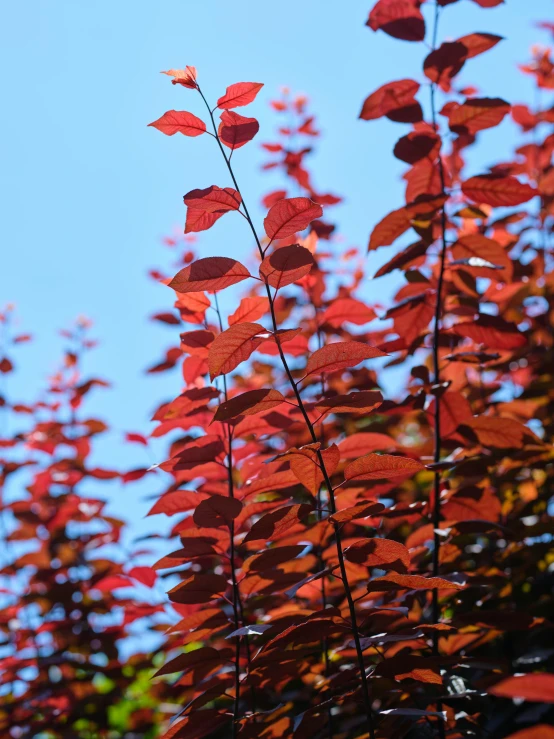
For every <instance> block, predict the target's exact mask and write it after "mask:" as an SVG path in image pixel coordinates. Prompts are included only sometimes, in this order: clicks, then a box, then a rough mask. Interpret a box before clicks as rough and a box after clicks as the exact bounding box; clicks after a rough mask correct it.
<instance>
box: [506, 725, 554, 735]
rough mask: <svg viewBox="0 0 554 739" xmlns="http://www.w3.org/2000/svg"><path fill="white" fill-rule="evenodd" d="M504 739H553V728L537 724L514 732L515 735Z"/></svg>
mask: <svg viewBox="0 0 554 739" xmlns="http://www.w3.org/2000/svg"><path fill="white" fill-rule="evenodd" d="M506 739H554V726H547V725H546V724H537V726H531V727H529V728H528V729H522V730H521V731H516V733H515V734H510V736H508V737H506Z"/></svg>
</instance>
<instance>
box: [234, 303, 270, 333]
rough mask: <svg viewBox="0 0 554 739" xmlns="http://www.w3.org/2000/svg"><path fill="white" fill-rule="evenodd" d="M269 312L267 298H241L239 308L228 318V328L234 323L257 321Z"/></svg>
mask: <svg viewBox="0 0 554 739" xmlns="http://www.w3.org/2000/svg"><path fill="white" fill-rule="evenodd" d="M268 310H269V300H268V299H267V298H260V297H257V296H256V297H252V298H243V299H242V300H241V301H240V305H239V307H238V308H237V309H236V311H235V312H234V313H232V314H231V315H230V316H229V326H233V325H234V324H235V323H244V322H245V321H257V320H259V319H260V318H262V317H263V316H265V314H266V313H267V312H268Z"/></svg>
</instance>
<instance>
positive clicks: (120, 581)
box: [91, 575, 133, 593]
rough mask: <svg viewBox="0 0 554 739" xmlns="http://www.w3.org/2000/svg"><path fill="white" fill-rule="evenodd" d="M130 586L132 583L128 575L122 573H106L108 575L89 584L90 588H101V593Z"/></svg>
mask: <svg viewBox="0 0 554 739" xmlns="http://www.w3.org/2000/svg"><path fill="white" fill-rule="evenodd" d="M132 586H133V583H132V582H131V581H130V580H129V578H128V577H125V576H123V575H108V577H103V578H102V579H101V580H99V581H98V582H97V583H95V584H94V585H91V588H94V589H95V590H101V591H102V592H103V593H110V592H111V591H112V590H117V589H118V588H130V587H132Z"/></svg>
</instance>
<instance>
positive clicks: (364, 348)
mask: <svg viewBox="0 0 554 739" xmlns="http://www.w3.org/2000/svg"><path fill="white" fill-rule="evenodd" d="M384 356H386V355H385V352H382V351H381V350H380V349H377V348H376V347H374V346H369V344H363V343H362V342H361V341H339V342H337V343H335V344H327V345H326V346H324V347H322V348H321V349H318V350H317V351H315V352H314V353H313V354H312V355H311V356H310V358H309V359H308V364H307V365H306V375H313V374H315V373H318V374H321V373H328V372H337V371H338V370H342V369H347V368H349V367H355V366H356V365H357V364H360V362H363V361H364V360H366V359H375V357H384Z"/></svg>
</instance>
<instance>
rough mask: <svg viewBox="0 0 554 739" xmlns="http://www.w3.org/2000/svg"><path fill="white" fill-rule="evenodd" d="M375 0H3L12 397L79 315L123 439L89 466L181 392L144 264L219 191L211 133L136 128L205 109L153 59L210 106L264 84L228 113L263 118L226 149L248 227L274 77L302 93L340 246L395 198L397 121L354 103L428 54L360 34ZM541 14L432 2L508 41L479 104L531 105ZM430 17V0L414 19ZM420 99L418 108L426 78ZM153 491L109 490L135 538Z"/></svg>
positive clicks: (480, 79)
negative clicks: (313, 121) (251, 135)
mask: <svg viewBox="0 0 554 739" xmlns="http://www.w3.org/2000/svg"><path fill="white" fill-rule="evenodd" d="M371 5H372V0H363V1H362V0H347V2H343V3H339V4H337V2H336V1H335V0H280V1H279V2H278V3H267V2H258V1H256V0H242V1H240V0H239V2H234V3H229V2H223V1H222V0H211V2H207V1H205V2H192V0H164V2H146V0H133V2H131V0H116V1H114V0H18V1H17V2H11V3H5V4H3V9H2V18H1V21H2V22H1V24H0V26H1V30H0V34H1V39H0V56H1V63H0V75H1V87H0V89H1V90H2V103H3V105H2V108H3V111H4V112H3V115H2V117H1V119H0V136H1V140H2V162H1V167H0V190H1V203H2V209H1V211H2V219H1V221H0V229H1V238H2V269H1V272H0V303H2V304H5V303H6V302H15V303H16V305H17V310H18V316H19V321H20V325H21V329H22V330H25V331H31V332H32V333H33V334H34V335H35V340H34V342H33V343H32V344H30V345H26V346H24V347H21V349H20V351H19V354H18V372H17V375H16V376H14V377H13V379H10V386H11V392H12V393H13V394H15V395H17V397H18V398H20V399H21V400H23V399H29V398H31V397H32V394H33V388H38V387H39V386H40V385H39V383H40V381H41V378H43V377H44V376H45V375H47V374H49V373H51V372H52V371H53V370H54V369H55V368H56V364H57V362H58V360H59V356H60V351H61V349H62V347H63V340H62V339H61V338H60V337H59V336H58V334H57V331H58V329H60V328H63V327H65V326H67V325H68V324H69V323H70V322H71V321H72V320H73V319H74V318H75V317H76V316H77V315H79V314H85V315H86V316H88V317H90V318H91V319H92V320H93V321H94V323H95V330H94V335H95V336H97V337H98V338H99V339H100V342H101V344H100V347H99V349H98V350H97V351H95V352H94V353H92V354H91V355H90V356H89V359H88V362H87V372H88V373H90V374H95V375H100V376H102V377H106V378H108V379H110V380H111V381H112V383H113V389H112V390H110V391H96V392H95V394H94V395H91V396H90V401H89V403H88V406H87V409H88V411H89V412H90V415H94V416H97V417H104V418H106V419H107V420H108V421H109V423H110V424H111V425H112V426H113V427H114V429H115V432H116V433H115V434H114V435H112V436H111V438H110V440H107V441H105V442H104V443H103V444H102V445H101V446H100V448H99V452H98V455H97V461H98V462H102V461H103V462H104V464H106V465H107V466H109V465H114V466H116V467H118V468H125V467H126V466H133V465H136V466H139V465H142V464H143V462H144V461H145V457H144V452H143V451H142V449H141V448H136V449H134V448H133V449H130V448H129V447H122V445H121V444H120V443H119V442H120V439H121V433H122V432H123V431H126V430H137V431H147V430H148V429H149V428H150V426H149V424H148V418H149V416H150V414H151V412H152V410H153V409H154V408H155V406H156V405H157V404H158V403H159V402H160V401H162V400H165V399H169V398H170V397H173V396H174V395H175V394H176V393H177V392H178V390H179V380H178V378H177V377H175V376H170V375H167V374H165V375H163V376H161V377H159V378H153V377H152V376H146V375H145V374H144V371H143V370H144V368H146V367H147V366H149V365H151V364H152V363H154V362H155V361H156V360H157V359H158V358H159V357H160V356H161V353H162V349H165V348H166V347H167V346H168V345H169V343H170V341H171V334H170V331H169V330H168V329H164V327H163V326H161V325H153V324H151V323H149V322H148V321H147V316H148V315H149V314H151V313H153V312H156V311H158V310H164V309H165V310H168V309H169V308H170V307H171V304H172V293H171V292H170V291H169V290H168V289H167V288H164V287H162V286H157V285H155V284H154V283H152V282H151V281H150V280H148V278H147V276H146V273H147V270H148V269H149V268H150V267H152V266H164V265H166V264H167V263H168V262H167V259H168V254H167V249H165V248H164V247H163V246H162V245H161V244H160V238H161V237H162V236H163V235H166V234H169V233H171V232H172V231H173V230H174V229H175V228H182V224H183V223H184V215H185V213H184V207H183V204H182V195H183V194H184V193H185V192H187V191H188V190H190V189H192V188H195V187H207V186H208V185H212V184H218V185H220V186H227V185H229V184H230V183H229V182H228V177H227V176H226V173H225V172H224V170H223V167H222V163H221V161H220V158H219V156H220V155H219V154H218V152H217V151H216V147H214V146H213V141H212V139H211V138H209V137H207V136H204V137H201V138H199V139H188V138H185V137H182V136H175V137H173V138H169V137H165V136H163V135H162V134H161V133H159V132H157V131H155V130H154V129H152V128H147V127H146V124H148V123H149V122H151V121H153V120H155V119H156V118H158V117H159V116H160V115H162V114H163V113H164V112H165V111H166V110H170V109H172V108H175V109H177V110H191V111H192V112H195V113H196V114H198V115H201V116H203V111H202V109H201V107H200V105H199V102H200V101H199V100H198V99H197V96H196V95H195V94H193V93H192V92H191V91H189V90H184V89H182V88H179V87H173V86H172V85H171V84H170V80H169V78H167V77H165V76H162V75H160V74H159V72H160V70H162V69H169V68H171V67H177V68H180V67H184V66H185V65H187V64H192V65H195V66H196V67H197V68H198V70H199V75H200V80H201V83H202V86H203V89H204V90H205V92H206V93H207V94H208V95H209V96H210V98H211V99H212V100H214V101H215V99H216V98H217V97H219V96H220V95H221V94H222V93H223V92H224V90H225V87H226V86H227V85H229V84H231V83H233V82H239V81H256V82H263V83H265V87H264V88H263V90H262V92H261V94H260V95H259V96H258V98H257V100H256V102H255V103H254V104H253V105H251V106H250V107H249V108H248V109H242V110H240V112H241V113H245V114H247V115H254V116H256V117H257V118H258V119H259V120H260V123H261V131H260V134H258V137H257V139H255V140H254V142H252V143H251V144H249V145H248V146H247V147H245V148H244V149H241V150H240V151H239V152H237V153H236V155H235V156H236V165H235V166H236V169H237V172H238V176H239V182H241V183H242V184H241V189H242V190H243V194H244V195H245V198H246V200H247V202H248V203H249V204H250V205H249V207H250V209H251V210H253V211H254V214H255V216H256V217H257V218H261V217H262V216H263V213H262V211H261V209H260V208H259V207H257V204H258V203H259V199H260V194H262V193H265V192H267V191H268V190H270V189H272V187H273V186H279V185H280V184H281V181H280V180H277V179H272V178H271V177H268V175H267V174H263V173H261V172H260V169H259V165H260V163H261V161H262V160H263V158H264V157H263V154H262V152H261V151H260V149H259V143H261V142H262V141H264V140H268V139H271V137H272V135H273V131H274V128H275V125H276V123H277V119H276V116H275V114H274V113H272V112H271V111H270V110H269V108H268V106H267V102H268V100H269V99H271V98H272V97H274V96H275V95H276V93H277V91H278V88H279V86H281V85H283V84H285V85H287V86H289V87H290V88H291V89H292V90H293V91H297V92H304V93H306V94H307V95H308V96H309V97H310V99H311V106H312V108H313V110H314V111H315V113H316V114H317V118H318V122H319V124H320V126H321V128H322V129H323V136H322V138H321V139H320V140H319V143H318V144H317V146H318V151H317V155H316V156H315V157H314V158H313V160H312V162H311V166H312V169H313V170H314V175H315V176H314V179H315V183H316V185H317V186H318V187H319V188H320V189H321V191H332V192H335V193H337V194H340V195H343V196H345V198H346V202H345V204H344V205H343V206H341V207H340V209H334V210H333V220H335V218H338V220H339V221H340V224H341V231H342V233H343V234H344V238H345V241H346V244H357V245H365V244H366V243H367V238H368V235H369V232H370V230H371V227H372V226H373V225H374V224H375V223H376V222H377V221H378V220H380V218H382V216H383V215H384V214H385V213H387V212H388V211H390V210H392V209H393V208H395V207H398V206H400V205H401V204H402V202H403V200H402V186H401V183H400V182H399V174H400V173H401V171H402V169H403V165H402V164H401V163H400V162H398V161H397V160H395V159H394V158H393V156H392V147H393V145H394V143H395V141H396V140H397V139H398V138H399V137H400V136H401V135H403V134H404V133H405V132H407V130H408V128H407V127H406V126H403V125H400V124H394V123H391V122H390V121H388V120H386V119H383V120H381V121H377V122H364V121H359V120H358V113H359V110H360V107H361V103H362V101H363V100H364V98H365V97H366V96H367V95H368V94H369V93H370V92H373V91H374V90H375V89H377V88H378V87H379V86H380V85H382V84H383V83H385V82H388V81H390V80H394V79H400V78H403V77H416V78H418V79H421V78H422V75H421V73H420V72H419V71H418V70H420V69H421V62H422V59H423V57H424V55H425V48H424V47H423V46H422V45H421V44H410V43H407V42H403V41H398V40H395V39H392V38H390V37H389V36H386V35H385V34H383V33H382V32H379V33H373V32H372V31H371V30H370V29H369V28H366V27H365V26H364V23H365V21H366V18H367V14H368V12H369V9H370V6H371ZM553 8H554V6H553V3H552V0H527V1H526V0H508V2H507V3H506V4H505V5H503V6H500V7H498V8H495V9H490V10H484V9H481V8H479V7H478V6H477V5H476V4H474V3H473V2H471V0H460V1H459V2H458V3H457V4H455V5H452V6H449V7H447V8H446V9H445V10H444V11H443V13H442V18H441V23H440V28H439V38H440V39H441V40H446V39H450V40H453V39H455V38H458V37H460V36H462V35H464V34H467V33H471V32H475V31H488V32H492V33H496V34H499V35H502V36H504V37H506V40H505V41H503V42H502V43H501V44H499V45H498V46H497V47H496V48H494V49H493V50H492V51H489V52H488V53H486V54H484V55H482V56H481V57H478V58H476V59H472V60H470V61H469V62H468V63H467V64H466V67H465V69H464V71H463V73H462V75H461V81H462V82H463V83H464V84H475V85H477V86H478V87H479V88H480V89H481V91H482V93H483V94H484V95H488V96H491V97H503V98H505V99H506V100H508V101H510V102H521V101H527V102H531V101H530V91H531V86H530V83H529V80H528V79H527V78H526V77H524V76H523V75H521V74H519V73H517V71H516V70H515V67H516V64H517V63H519V62H523V61H525V60H526V59H527V56H528V50H529V47H530V45H531V44H532V43H535V42H541V43H548V40H549V39H548V35H547V34H546V33H545V32H544V31H540V30H538V29H536V28H534V27H533V24H534V22H535V21H540V20H548V19H551V18H552V10H553ZM431 10H432V6H431V3H426V4H425V12H426V14H427V15H429V11H431ZM420 97H421V100H422V102H423V104H424V105H426V104H427V100H426V99H427V97H428V94H427V91H426V90H425V89H422V91H421V93H420ZM514 132H515V128H514V126H513V124H512V123H511V122H510V121H505V123H503V124H502V125H501V126H500V127H499V128H497V129H494V130H493V131H487V132H485V133H484V134H482V136H481V141H482V143H481V145H480V148H479V155H478V158H477V159H475V162H472V166H473V165H474V167H475V168H474V171H472V173H474V174H476V173H477V172H478V170H479V169H481V170H482V169H485V167H486V164H487V163H488V162H491V161H493V160H494V159H495V157H496V158H501V159H502V158H504V157H508V156H509V154H510V147H511V144H512V142H513V137H514ZM239 220H241V219H235V221H233V220H232V218H231V217H228V218H226V219H223V220H222V221H220V222H219V223H218V224H217V225H216V226H215V227H214V228H213V229H212V230H211V231H210V232H208V233H207V234H206V235H205V236H202V237H201V241H200V242H199V244H200V247H201V250H202V252H203V255H205V256H206V255H233V256H235V257H240V256H241V255H246V254H247V253H248V252H249V250H250V247H251V244H250V241H249V238H248V234H247V232H246V231H245V230H243V224H242V222H239ZM390 255H391V252H390V251H389V252H388V253H387V254H386V255H383V257H385V258H388V257H390ZM372 260H377V261H375V262H373V261H372V262H371V263H370V270H369V271H370V273H373V272H374V270H375V264H377V263H378V262H379V263H380V262H382V261H383V258H382V257H381V256H378V257H375V256H373V255H372ZM380 289H381V288H380V287H379V286H377V291H376V289H375V287H372V288H371V290H368V293H367V295H366V298H367V299H368V300H370V301H371V300H374V299H375V298H376V297H379V292H378V291H379V290H380ZM361 297H364V296H363V295H362V296H361ZM157 461H161V460H157ZM102 489H103V490H105V489H106V486H104V485H103V486H102ZM158 489H159V483H158V482H157V481H156V480H155V479H152V478H151V477H149V478H147V481H146V482H145V483H144V484H142V485H141V486H140V487H139V486H136V485H131V486H127V487H122V486H121V485H119V484H117V485H114V486H112V488H111V493H110V496H111V510H112V511H113V512H114V513H116V514H119V515H124V516H125V517H127V518H130V519H131V520H132V522H133V527H134V528H135V529H136V527H137V526H138V528H139V529H140V530H144V524H139V520H140V519H141V517H142V516H143V514H144V511H145V507H146V503H145V502H144V495H145V494H148V493H153V492H155V491H156V490H158ZM85 492H87V491H86V490H85ZM148 526H149V527H151V526H154V527H155V528H156V527H157V523H156V522H155V520H154V521H152V522H151V523H149V524H148Z"/></svg>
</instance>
